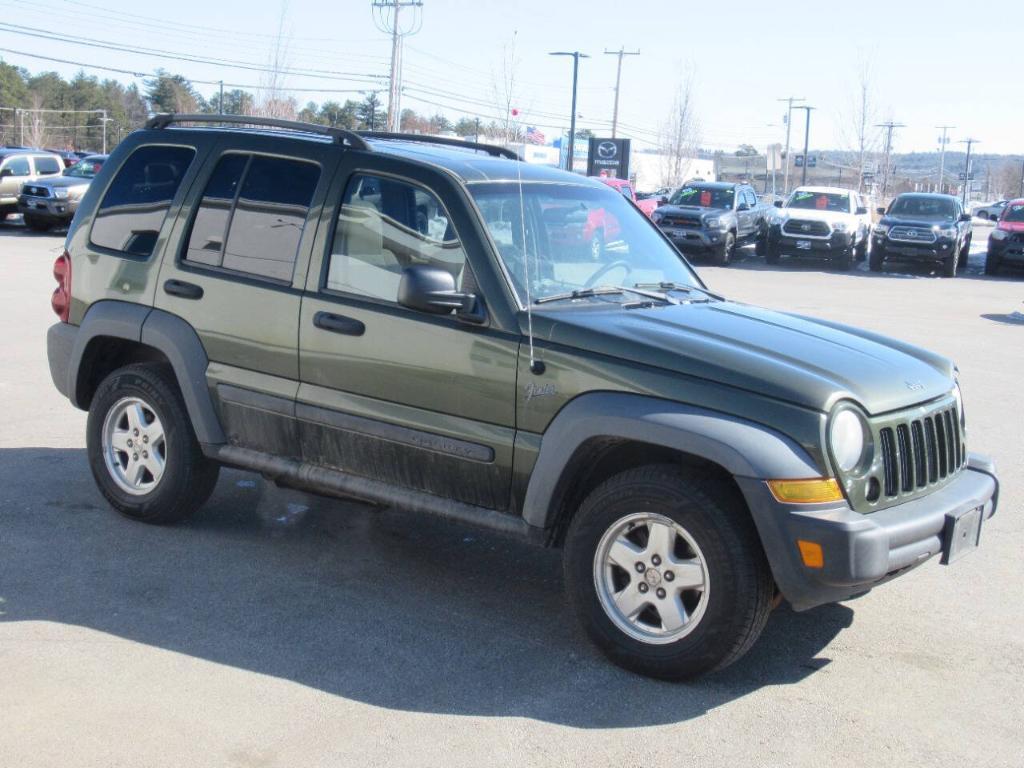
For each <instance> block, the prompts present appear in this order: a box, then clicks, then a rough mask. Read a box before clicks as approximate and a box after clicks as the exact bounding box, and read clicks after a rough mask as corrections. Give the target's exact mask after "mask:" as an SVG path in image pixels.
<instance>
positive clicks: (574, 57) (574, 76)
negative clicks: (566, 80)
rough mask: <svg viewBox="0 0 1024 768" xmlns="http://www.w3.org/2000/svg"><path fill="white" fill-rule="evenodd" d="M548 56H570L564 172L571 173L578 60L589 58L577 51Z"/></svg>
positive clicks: (574, 141)
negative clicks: (566, 152) (570, 109)
mask: <svg viewBox="0 0 1024 768" xmlns="http://www.w3.org/2000/svg"><path fill="white" fill-rule="evenodd" d="M548 56H572V113H571V114H570V116H569V152H568V158H567V160H566V164H567V167H566V170H568V171H569V172H570V173H572V166H573V160H574V158H573V154H574V152H573V150H574V149H575V148H576V85H577V83H578V82H579V76H580V59H589V58H590V57H589V56H588V55H587V54H585V53H580V52H579V51H552V52H551V53H549V54H548Z"/></svg>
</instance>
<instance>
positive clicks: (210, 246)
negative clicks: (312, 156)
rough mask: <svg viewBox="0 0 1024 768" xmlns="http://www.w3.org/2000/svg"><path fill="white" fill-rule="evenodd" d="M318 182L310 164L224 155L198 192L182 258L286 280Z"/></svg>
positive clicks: (257, 156) (318, 169) (299, 161)
mask: <svg viewBox="0 0 1024 768" xmlns="http://www.w3.org/2000/svg"><path fill="white" fill-rule="evenodd" d="M319 179H320V167H319V166H318V165H315V164H313V163H308V162H304V161H301V160H286V159H282V158H275V157H262V156H259V155H241V154H229V155H225V156H224V157H222V158H221V159H220V161H219V162H218V163H217V167H216V168H215V169H214V171H213V175H212V176H211V177H210V180H209V182H207V185H206V189H205V190H204V192H203V199H202V202H201V203H200V205H199V211H198V213H197V214H196V217H195V220H194V221H193V223H192V231H191V233H190V234H189V240H188V245H187V246H186V249H185V259H186V260H187V261H192V262H197V263H199V264H206V265H209V266H214V267H223V268H224V269H230V270H234V271H235V272H245V273H247V274H250V275H257V276H259V277H268V278H271V279H273V280H283V281H290V280H291V278H292V272H293V271H294V268H295V257H296V255H297V254H298V250H299V241H300V240H301V239H302V230H303V228H304V227H305V225H306V216H307V214H308V213H309V206H310V204H311V203H312V202H313V193H314V192H315V191H316V185H317V182H318V181H319Z"/></svg>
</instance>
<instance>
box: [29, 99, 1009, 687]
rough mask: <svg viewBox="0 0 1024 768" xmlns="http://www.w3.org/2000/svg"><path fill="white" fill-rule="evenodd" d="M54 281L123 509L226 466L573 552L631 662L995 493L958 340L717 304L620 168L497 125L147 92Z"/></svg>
mask: <svg viewBox="0 0 1024 768" xmlns="http://www.w3.org/2000/svg"><path fill="white" fill-rule="evenodd" d="M213 121H217V122H218V123H228V124H230V123H236V124H237V125H234V126H229V127H223V126H220V125H215V124H211V123H212V122H213ZM204 124H205V125H204ZM176 126H177V127H176ZM186 126H191V127H186ZM598 220H599V221H600V222H601V223H602V226H603V227H604V230H605V231H606V232H607V233H608V238H607V241H606V243H605V247H604V248H603V249H602V253H601V254H600V258H599V259H597V260H595V259H594V257H593V254H592V252H591V250H590V249H588V248H587V247H586V246H587V232H588V227H589V226H591V223H592V222H593V221H598ZM55 276H56V278H57V282H58V287H57V289H56V291H55V292H54V295H53V299H52V304H53V308H54V311H55V312H56V313H57V314H58V316H59V317H60V322H59V323H57V324H55V325H54V326H53V327H52V328H51V330H50V332H49V337H48V353H49V360H50V369H51V372H52V377H53V381H54V383H55V385H56V386H57V388H58V389H59V390H60V391H61V392H62V393H63V394H65V395H66V396H67V397H68V398H69V399H70V400H71V402H72V403H73V404H74V405H75V406H77V407H78V408H82V409H86V410H88V412H89V418H88V426H87V435H86V439H87V444H88V457H89V462H90V464H91V467H92V472H93V475H94V476H95V479H96V483H97V484H98V486H99V488H100V490H101V491H102V493H103V494H104V496H105V497H106V498H107V499H108V500H109V502H110V504H111V505H112V506H113V507H114V508H115V509H117V510H118V511H120V512H121V513H123V514H124V515H126V516H127V517H129V518H132V519H135V520H140V521H143V522H149V523H170V522H174V521H178V520H181V519H183V518H184V517H186V516H187V515H189V514H191V513H192V512H194V511H195V510H196V509H197V508H198V507H199V506H200V505H202V503H203V502H204V501H205V500H206V499H207V497H208V496H209V495H210V494H211V493H212V491H213V489H214V485H215V483H216V480H217V474H218V469H219V467H220V466H222V465H226V466H232V467H240V468H243V469H248V470H252V471H255V472H259V473H261V474H262V475H263V476H265V477H267V478H269V479H271V480H273V481H274V482H276V483H278V484H280V485H283V486H288V487H294V488H301V489H305V490H307V491H312V492H317V493H321V494H325V495H331V496H337V497H344V498H350V499H358V500H363V501H367V502H372V503H375V504H382V505H393V506H396V507H401V508H404V509H408V510H413V511H418V512H424V513H428V514H433V515H440V516H443V517H448V518H452V519H455V520H459V521H462V522H466V523H472V524H475V525H479V526H483V527H485V528H489V529H491V530H494V531H499V532H502V533H504V534H507V535H510V536H518V537H525V538H528V539H531V540H533V541H536V542H537V543H538V544H541V545H545V546H552V547H560V548H563V549H564V569H565V589H566V592H567V594H568V597H569V601H570V603H571V604H572V606H573V608H574V610H575V612H576V613H577V614H578V616H579V618H580V620H581V621H582V624H583V626H584V627H585V629H586V631H587V632H588V634H589V635H590V637H591V638H592V639H593V640H594V642H595V643H596V644H597V645H598V646H599V647H600V648H601V649H602V650H603V651H604V652H605V653H606V654H607V655H608V656H610V657H611V658H612V659H613V660H614V661H616V662H617V663H619V664H621V665H623V666H625V667H628V668H630V669H633V670H637V671H639V672H642V673H644V674H649V675H653V676H658V677H663V678H670V679H679V678H684V677H689V676H693V675H696V674H699V673H702V672H706V671H709V670H713V669H717V668H720V667H723V666H725V665H727V664H729V663H730V662H732V661H734V660H735V659H737V658H739V657H740V656H741V655H742V654H743V653H744V652H745V651H746V650H747V649H748V648H750V646H751V645H752V644H753V643H754V641H755V640H756V639H757V637H758V635H759V634H760V632H761V630H762V628H763V627H764V624H765V622H766V620H767V618H768V614H769V612H770V611H771V609H772V606H773V605H775V604H776V603H777V601H778V600H781V599H783V598H784V599H786V600H788V601H789V602H790V603H791V604H792V605H793V606H794V608H796V609H797V610H803V609H807V608H811V607H814V606H816V605H820V604H822V603H826V602H830V601H836V600H842V599H845V598H848V597H850V596H852V595H856V594H860V593H863V592H866V591H867V590H869V589H871V588H872V587H874V586H876V585H877V584H880V583H881V582H883V581H886V580H888V579H891V578H892V577H894V576H896V575H899V574H902V573H904V572H906V571H907V570H909V569H911V568H913V567H915V566H917V565H920V564H921V563H923V562H924V561H926V560H928V559H930V558H932V557H934V556H939V557H940V558H941V560H942V561H943V562H950V561H953V560H955V559H956V558H957V557H959V556H960V555H962V554H964V553H966V552H967V551H969V550H970V549H972V548H973V547H974V546H975V545H976V544H977V543H978V540H979V536H980V530H981V526H982V524H983V522H984V520H986V519H987V518H989V517H990V516H991V515H992V514H993V513H994V512H995V508H996V500H997V490H998V482H997V479H996V475H995V472H994V468H993V465H992V463H991V462H990V461H989V460H988V459H986V458H984V457H982V456H980V455H977V454H974V453H969V452H968V450H967V433H966V429H965V421H964V410H963V406H962V402H961V399H960V390H959V386H958V384H957V380H956V369H955V367H954V366H953V364H952V363H951V362H950V361H948V360H946V359H945V358H943V357H940V356H938V355H935V354H932V353H930V352H927V351H925V350H923V349H919V348H916V347H913V346H910V345H909V344H904V343H901V342H898V341H893V340H890V339H886V338H884V337H881V336H878V335H875V334H871V333H866V332H864V331H859V330H857V329H854V328H849V327H845V326H840V325H837V324H834V323H826V322H820V321H816V320H812V319H809V318H806V317H800V316H797V315H792V314H785V313H780V312H770V311H766V310H762V309H757V308H755V307H750V306H746V305H743V304H737V303H733V302H730V301H728V300H727V299H724V298H722V297H721V296H718V295H716V294H715V293H712V292H711V291H710V290H708V288H707V287H706V286H705V285H704V283H703V282H702V281H701V279H700V278H699V277H698V276H697V274H696V273H695V272H694V271H693V269H691V267H690V265H689V264H688V263H687V262H686V260H685V259H684V258H683V257H682V256H681V255H680V254H679V253H678V252H677V251H676V249H675V248H674V247H673V246H672V244H671V242H670V241H669V240H668V239H666V237H665V235H664V234H663V233H662V232H661V231H659V229H658V227H657V226H656V225H654V224H653V223H652V222H650V221H649V220H648V219H647V218H646V217H645V216H644V215H643V214H642V213H640V212H639V211H638V210H637V209H636V208H634V207H633V206H631V205H630V204H629V203H628V201H626V200H625V199H624V198H623V197H622V196H621V195H619V194H618V193H617V192H615V191H614V190H612V189H609V188H608V187H606V186H605V185H603V184H601V183H599V182H597V181H592V180H588V179H585V178H581V177H579V176H575V175H572V174H569V173H565V172H562V171H558V170H554V169H550V168H542V167H537V166H531V165H527V164H525V163H523V162H520V161H519V159H518V158H517V157H516V156H515V155H514V154H513V153H511V152H509V151H507V150H504V149H500V148H495V147H489V146H484V145H480V144H472V143H466V142H460V141H456V140H445V139H440V138H431V137H424V136H401V135H394V134H380V133H362V134H356V133H351V132H348V131H344V130H340V129H333V128H324V127H319V126H312V125H305V124H300V123H289V122H283V121H276V120H269V119H266V120H264V119H259V118H231V117H218V116H216V115H214V116H198V115H190V116H174V115H163V116H158V117H156V118H154V119H153V120H151V121H150V123H149V124H148V125H147V127H146V129H145V130H141V131H138V132H136V133H134V134H132V135H131V136H129V137H128V138H127V139H126V140H125V141H124V142H122V143H121V144H120V145H119V146H118V147H117V149H116V150H115V152H114V153H113V154H112V155H111V156H110V159H109V160H108V162H107V163H106V164H105V165H104V166H103V168H102V170H101V171H100V173H99V175H98V176H97V177H96V179H95V180H94V182H93V183H92V185H91V186H90V187H89V190H88V192H87V193H86V194H85V197H84V199H83V200H82V203H81V205H80V207H79V209H78V212H77V214H76V216H75V219H74V221H73V222H72V225H71V227H70V231H69V233H68V237H67V246H66V252H65V253H64V254H63V255H62V256H61V257H60V258H59V259H58V260H57V263H56V265H55Z"/></svg>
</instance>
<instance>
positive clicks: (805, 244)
mask: <svg viewBox="0 0 1024 768" xmlns="http://www.w3.org/2000/svg"><path fill="white" fill-rule="evenodd" d="M796 249H797V250H798V251H809V250H811V241H810V240H797V241H796Z"/></svg>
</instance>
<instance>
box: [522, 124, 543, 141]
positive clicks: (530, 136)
mask: <svg viewBox="0 0 1024 768" xmlns="http://www.w3.org/2000/svg"><path fill="white" fill-rule="evenodd" d="M545 141H547V137H546V136H545V135H544V132H543V131H542V130H540V129H539V128H534V127H532V126H530V127H528V128H527V129H526V143H527V144H543V143H544V142H545Z"/></svg>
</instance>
